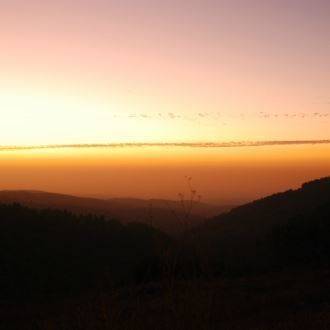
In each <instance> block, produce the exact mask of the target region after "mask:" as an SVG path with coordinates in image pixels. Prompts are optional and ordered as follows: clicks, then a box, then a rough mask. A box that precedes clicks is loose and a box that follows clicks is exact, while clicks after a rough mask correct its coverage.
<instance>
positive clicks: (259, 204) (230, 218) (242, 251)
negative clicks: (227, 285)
mask: <svg viewBox="0 0 330 330" xmlns="http://www.w3.org/2000/svg"><path fill="white" fill-rule="evenodd" d="M328 203H330V177H326V178H322V179H318V180H315V181H311V182H307V183H305V184H303V185H302V186H301V188H299V189H297V190H288V191H285V192H282V193H277V194H274V195H271V196H268V197H265V198H262V199H260V200H256V201H254V202H251V203H248V204H246V205H243V206H240V207H237V208H234V209H232V210H231V211H229V212H228V213H226V214H222V215H219V216H217V217H214V218H212V219H210V220H208V221H207V222H206V223H205V225H203V226H202V227H201V228H200V229H199V234H200V239H201V240H202V241H203V244H204V246H205V248H207V249H208V251H209V252H210V253H212V254H213V255H214V254H215V255H216V258H215V259H217V260H220V259H221V262H222V263H223V264H226V265H227V266H225V267H234V268H235V267H252V265H253V264H254V263H255V264H258V263H260V259H265V258H267V253H268V251H267V253H266V251H263V249H264V247H265V245H264V244H263V242H264V241H267V240H268V237H269V235H270V234H271V233H272V231H273V230H274V229H275V228H278V227H280V226H285V225H287V224H288V223H289V222H291V221H292V219H294V218H297V217H300V216H305V215H307V214H310V218H311V219H312V218H313V214H314V212H316V211H315V210H317V209H318V208H322V207H323V206H324V205H327V204H328ZM329 221H330V214H329ZM229 265H230V266H229Z"/></svg>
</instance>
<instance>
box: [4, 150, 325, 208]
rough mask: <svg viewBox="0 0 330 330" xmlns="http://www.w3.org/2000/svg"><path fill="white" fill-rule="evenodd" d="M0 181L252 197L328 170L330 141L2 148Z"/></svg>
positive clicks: (65, 188) (121, 193) (78, 189)
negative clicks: (188, 182)
mask: <svg viewBox="0 0 330 330" xmlns="http://www.w3.org/2000/svg"><path fill="white" fill-rule="evenodd" d="M0 173H1V185H0V189H38V190H47V191H53V192H63V193H70V194H77V195H86V196H102V197H142V198H170V199H176V198H177V195H178V193H180V192H187V191H186V190H187V189H186V188H187V187H186V180H185V176H191V177H192V178H193V184H194V187H195V189H196V190H198V192H199V193H200V194H201V195H202V196H203V200H204V201H217V202H222V201H224V202H232V201H237V200H244V201H245V200H249V199H253V198H257V197H261V196H264V195H267V194H269V193H274V192H277V191H280V190H286V189H289V188H295V187H298V186H299V185H300V184H301V183H303V182H304V181H306V180H311V179H315V178H318V177H323V176H328V175H330V145H329V144H326V145H300V146H294V145H293V146H261V147H232V148H206V147H204V148H194V147H135V148H133V147H123V148H110V147H109V148H90V149H84V148H82V149H81V148H76V149H64V150H63V149H60V150H58V149H50V150H48V149H46V150H29V151H8V152H5V151H2V152H0Z"/></svg>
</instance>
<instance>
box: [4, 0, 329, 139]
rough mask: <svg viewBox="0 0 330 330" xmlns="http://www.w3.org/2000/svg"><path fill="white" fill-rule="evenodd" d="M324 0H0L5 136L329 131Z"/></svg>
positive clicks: (258, 135) (251, 135)
mask: <svg viewBox="0 0 330 330" xmlns="http://www.w3.org/2000/svg"><path fill="white" fill-rule="evenodd" d="M329 17H330V2H329V1H328V0H313V1H311V0H309V1H307V0H285V1H284V0H276V1H275V0H267V1H261V0H244V1H243V0H241V1H238V0H190V1H172V0H169V1H158V0H152V1H151V0H150V1H148V0H136V1H128V0H121V1H112V0H57V1H51V0H42V1H41V0H40V1H38V0H29V1H23V0H2V1H1V3H0V27H1V29H0V40H1V46H0V47H1V54H0V58H1V61H0V72H1V76H0V111H1V122H0V141H1V145H22V144H25V145H26V144H29V145H35V144H59V143H60V144H68V143H108V142H172V141H175V142H182V141H188V142H192V141H193V142H196V141H197V142H200V141H212V142H214V141H216V142H218V141H231V140H235V141H240V140H292V139H293V140H299V139H328V138H329V133H328V128H329V127H330V78H329V77H330V61H329V58H330V42H329V36H330V20H329Z"/></svg>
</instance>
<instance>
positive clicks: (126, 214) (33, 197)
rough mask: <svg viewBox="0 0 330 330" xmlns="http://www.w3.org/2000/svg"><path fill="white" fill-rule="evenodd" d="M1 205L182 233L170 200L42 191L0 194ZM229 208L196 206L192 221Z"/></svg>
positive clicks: (176, 205)
mask: <svg viewBox="0 0 330 330" xmlns="http://www.w3.org/2000/svg"><path fill="white" fill-rule="evenodd" d="M0 202H2V203H14V202H17V203H20V204H22V205H25V206H29V207H33V208H51V209H61V210H68V211H70V212H73V213H76V214H89V213H91V214H96V215H104V216H106V217H109V218H114V219H117V220H119V221H121V222H123V223H128V222H140V223H146V224H149V225H151V224H152V225H153V226H154V227H155V228H159V229H161V230H162V231H164V232H166V233H171V234H172V233H178V232H180V231H181V230H182V228H181V223H180V219H181V218H182V217H183V216H184V210H183V207H182V203H181V202H179V201H170V200H160V199H151V200H142V199H134V198H112V199H107V200H104V199H97V198H84V197H76V196H70V195H64V194H55V193H49V192H43V191H30V190H25V191H24V190H23V191H8V190H7V191H0ZM230 208H231V207H230V206H215V205H209V204H206V203H196V204H195V205H194V207H193V208H192V212H191V215H190V222H191V224H192V225H199V224H201V223H202V222H203V221H204V220H205V219H206V218H209V217H212V216H214V215H217V214H219V213H222V212H225V211H228V210H229V209H230Z"/></svg>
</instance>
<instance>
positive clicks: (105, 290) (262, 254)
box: [0, 178, 330, 330]
mask: <svg viewBox="0 0 330 330" xmlns="http://www.w3.org/2000/svg"><path fill="white" fill-rule="evenodd" d="M189 184H190V181H189ZM190 187H191V186H190ZM190 194H191V203H188V204H185V203H186V202H184V201H185V198H184V196H181V200H182V201H181V203H182V207H183V208H184V212H183V214H185V217H184V218H183V219H181V221H182V225H183V226H184V227H185V230H184V233H183V234H182V236H181V237H179V238H177V239H173V238H169V237H168V236H166V235H165V234H163V233H161V232H160V231H158V230H156V229H154V228H152V227H151V226H147V225H143V224H137V223H130V224H127V225H123V224H121V223H119V222H117V221H114V220H109V219H106V218H103V217H101V216H93V215H75V214H72V213H69V212H65V211H58V210H57V211H56V210H49V209H48V210H47V209H46V210H37V209H31V208H27V207H23V206H20V205H18V204H11V205H4V204H3V205H0V242H1V245H0V266H1V267H0V293H1V294H0V328H1V326H3V328H4V329H26V330H29V329H31V330H32V329H40V330H48V329H60V330H67V329H77V330H87V329H100V330H105V329H132V330H134V329H137V330H138V329H155V328H158V329H164V330H165V329H219V328H223V329H242V328H244V329H268V328H269V329H270V328H271V329H304V328H306V329H314V328H315V329H319V328H328V327H329V326H330V317H329V316H328V315H329V313H328V312H329V307H328V306H329V305H330V294H329V292H330V277H329V269H330V240H329V238H330V179H329V178H326V179H323V180H318V181H314V182H312V183H308V184H305V185H304V186H303V187H302V188H301V189H298V190H296V191H289V192H286V193H282V194H277V195H274V196H270V197H267V198H265V199H262V200H259V201H256V202H253V203H250V204H248V205H245V206H242V207H239V208H237V209H234V210H232V211H231V212H229V213H227V214H225V215H222V216H220V217H217V218H216V219H211V220H209V221H208V222H207V223H206V224H205V225H203V226H201V227H199V228H198V229H196V228H192V227H191V226H190V223H189V214H190V212H191V208H193V207H194V203H196V202H198V201H199V198H198V197H197V193H196V192H195V191H194V190H193V189H192V188H191V189H190ZM151 220H153V216H152V215H151ZM146 222H147V221H146ZM151 224H152V221H151ZM1 329H2V328H1Z"/></svg>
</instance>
